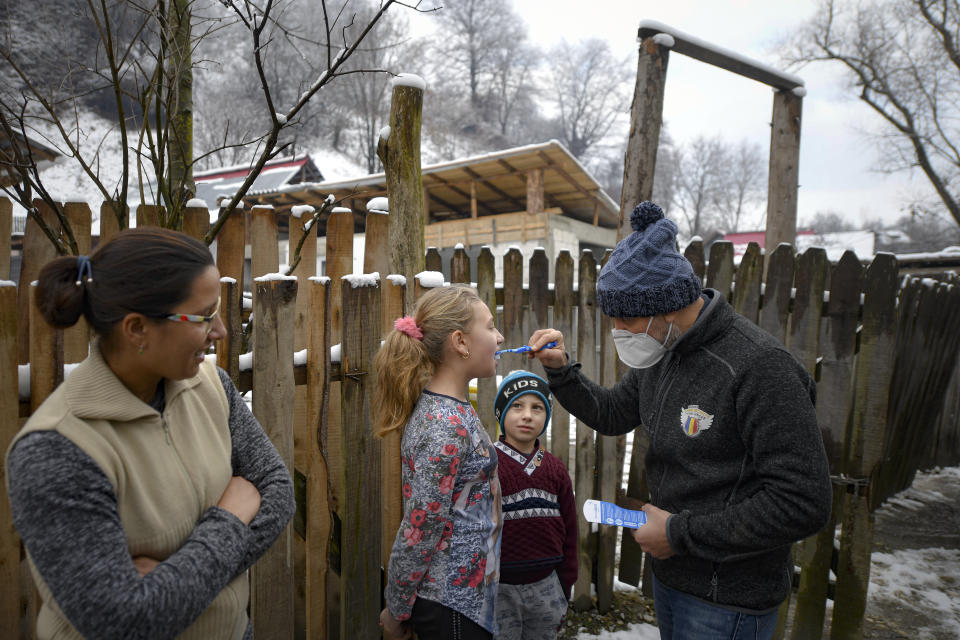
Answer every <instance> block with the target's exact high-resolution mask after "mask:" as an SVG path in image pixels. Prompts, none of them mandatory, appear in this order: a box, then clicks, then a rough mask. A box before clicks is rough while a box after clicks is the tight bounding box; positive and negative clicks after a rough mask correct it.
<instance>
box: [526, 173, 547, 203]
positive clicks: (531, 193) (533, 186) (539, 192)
mask: <svg viewBox="0 0 960 640" xmlns="http://www.w3.org/2000/svg"><path fill="white" fill-rule="evenodd" d="M526 210H527V213H540V212H541V211H543V169H533V170H532V171H530V172H529V173H527V207H526Z"/></svg>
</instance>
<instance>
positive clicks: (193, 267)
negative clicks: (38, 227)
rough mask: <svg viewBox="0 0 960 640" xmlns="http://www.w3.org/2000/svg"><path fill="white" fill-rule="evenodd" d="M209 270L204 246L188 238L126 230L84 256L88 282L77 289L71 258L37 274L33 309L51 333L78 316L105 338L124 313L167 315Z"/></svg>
mask: <svg viewBox="0 0 960 640" xmlns="http://www.w3.org/2000/svg"><path fill="white" fill-rule="evenodd" d="M212 264H213V256H212V255H211V254H210V250H209V249H208V248H207V246H206V245H205V244H203V243H202V242H200V241H199V240H195V239H194V238H191V237H190V236H188V235H185V234H183V233H180V232H178V231H171V230H169V229H161V228H159V227H141V228H137V229H128V230H125V231H121V232H120V233H118V234H117V235H116V236H115V237H113V238H112V239H111V240H110V241H108V242H106V243H105V244H102V245H100V246H99V247H97V249H96V251H94V252H93V253H92V254H90V279H84V280H83V281H82V284H80V285H78V284H77V280H78V278H79V277H80V271H79V267H80V260H79V259H78V258H77V257H76V256H62V257H60V258H56V259H55V260H52V261H51V262H48V263H47V264H46V265H45V266H44V267H43V269H41V270H40V277H39V280H38V282H37V291H36V296H37V306H38V308H39V309H40V313H41V314H43V317H44V318H45V319H46V320H47V322H49V323H50V324H51V325H53V326H54V327H57V328H60V329H63V328H66V327H71V326H73V325H74V324H76V322H77V320H79V319H80V315H81V314H82V315H83V316H84V317H85V318H86V319H87V322H88V323H89V324H90V326H91V327H92V328H93V330H94V331H96V332H97V333H98V334H99V335H101V336H107V335H109V333H110V331H111V330H112V329H113V327H114V325H116V324H117V323H118V322H120V320H122V319H123V317H124V316H126V315H127V314H128V313H134V312H136V313H142V314H144V315H146V316H151V317H153V316H161V315H163V314H166V313H170V312H171V310H172V309H173V308H174V307H176V306H177V305H178V304H180V303H181V302H183V301H184V300H186V299H187V298H189V297H190V293H191V287H192V285H193V281H194V280H195V279H196V278H197V276H199V275H200V274H201V273H202V272H203V271H204V270H205V269H207V268H208V267H210V266H211V265H212Z"/></svg>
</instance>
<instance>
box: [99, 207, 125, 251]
mask: <svg viewBox="0 0 960 640" xmlns="http://www.w3.org/2000/svg"><path fill="white" fill-rule="evenodd" d="M121 206H122V212H121V214H120V218H122V221H123V226H121V224H120V223H121V220H119V219H118V218H117V208H118V207H121ZM129 218H130V211H129V210H128V209H127V205H126V203H124V204H123V205H121V204H120V203H119V202H110V201H104V202H103V203H102V204H101V205H100V244H104V243H105V242H108V241H109V240H110V239H111V238H112V237H113V236H115V235H117V234H118V233H120V230H121V229H126V228H127V227H129V226H130V219H129Z"/></svg>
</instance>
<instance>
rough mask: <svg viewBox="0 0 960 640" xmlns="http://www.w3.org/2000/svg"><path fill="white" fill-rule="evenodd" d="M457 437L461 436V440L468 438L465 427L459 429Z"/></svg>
mask: <svg viewBox="0 0 960 640" xmlns="http://www.w3.org/2000/svg"><path fill="white" fill-rule="evenodd" d="M457 435H458V436H460V437H461V438H466V437H467V430H466V429H464V428H463V427H457Z"/></svg>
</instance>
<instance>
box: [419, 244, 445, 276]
mask: <svg viewBox="0 0 960 640" xmlns="http://www.w3.org/2000/svg"><path fill="white" fill-rule="evenodd" d="M424 269H426V270H427V271H443V258H442V257H441V256H440V251H438V250H437V248H436V247H430V248H429V249H427V255H426V257H425V258H424Z"/></svg>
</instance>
